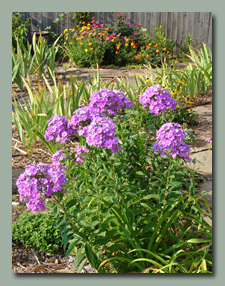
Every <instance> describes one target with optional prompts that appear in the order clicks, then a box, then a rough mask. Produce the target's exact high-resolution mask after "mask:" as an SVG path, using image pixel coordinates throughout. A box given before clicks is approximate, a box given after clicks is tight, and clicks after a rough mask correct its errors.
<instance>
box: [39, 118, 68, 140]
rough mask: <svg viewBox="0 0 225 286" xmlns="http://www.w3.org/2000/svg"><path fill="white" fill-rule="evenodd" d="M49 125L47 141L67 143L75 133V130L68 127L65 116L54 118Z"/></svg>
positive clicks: (46, 135) (46, 134)
mask: <svg viewBox="0 0 225 286" xmlns="http://www.w3.org/2000/svg"><path fill="white" fill-rule="evenodd" d="M47 123H48V128H47V130H46V132H45V136H44V137H45V139H46V141H51V140H55V141H56V142H61V143H65V142H67V141H68V140H69V137H70V136H71V135H72V133H73V130H71V129H70V128H69V127H68V121H67V120H66V118H65V117H63V116H59V115H57V116H53V117H51V118H50V120H49V121H48V122H47Z"/></svg>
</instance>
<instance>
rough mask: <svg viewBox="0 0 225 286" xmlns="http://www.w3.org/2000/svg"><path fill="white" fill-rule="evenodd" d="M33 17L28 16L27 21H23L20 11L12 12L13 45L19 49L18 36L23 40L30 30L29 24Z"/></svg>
mask: <svg viewBox="0 0 225 286" xmlns="http://www.w3.org/2000/svg"><path fill="white" fill-rule="evenodd" d="M30 20H31V18H27V20H26V21H23V19H22V16H21V14H20V13H19V12H16V13H13V14H12V46H13V48H14V49H15V50H17V38H19V39H20V40H21V42H23V41H24V40H25V36H26V35H27V32H28V28H27V27H28V26H30Z"/></svg>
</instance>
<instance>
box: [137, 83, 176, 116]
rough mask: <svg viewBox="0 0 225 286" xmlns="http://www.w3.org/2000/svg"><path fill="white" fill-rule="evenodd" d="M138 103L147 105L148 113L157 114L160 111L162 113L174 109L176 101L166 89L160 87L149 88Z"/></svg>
mask: <svg viewBox="0 0 225 286" xmlns="http://www.w3.org/2000/svg"><path fill="white" fill-rule="evenodd" d="M139 102H140V103H141V104H142V105H143V106H144V107H147V106H148V105H149V110H150V113H155V114H158V113H159V112H160V111H161V112H162V113H164V112H165V111H166V109H167V108H171V109H173V110H174V109H176V100H175V99H173V98H172V97H171V94H170V93H169V91H168V90H167V89H166V88H161V86H160V85H155V86H153V87H152V86H150V87H148V88H147V89H146V90H145V92H144V93H143V94H142V95H140V97H139Z"/></svg>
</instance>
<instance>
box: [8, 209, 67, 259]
mask: <svg viewBox="0 0 225 286" xmlns="http://www.w3.org/2000/svg"><path fill="white" fill-rule="evenodd" d="M55 225H56V221H55V219H54V217H53V215H52V214H49V213H45V214H43V213H36V214H32V213H27V214H26V215H21V216H20V217H19V219H18V221H17V222H16V223H14V224H13V226H12V240H13V241H14V242H16V243H22V244H23V245H24V247H25V248H26V249H27V248H33V249H37V250H38V251H40V252H43V253H44V252H49V253H57V252H58V251H59V249H60V248H61V241H62V240H61V235H60V229H59V228H57V227H56V226H55Z"/></svg>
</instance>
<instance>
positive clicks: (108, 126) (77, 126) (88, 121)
mask: <svg viewBox="0 0 225 286" xmlns="http://www.w3.org/2000/svg"><path fill="white" fill-rule="evenodd" d="M68 126H69V128H71V129H73V131H74V132H77V133H78V134H79V135H80V136H84V137H86V142H87V144H88V145H89V146H96V147H102V148H104V147H105V148H108V149H110V150H111V151H112V153H113V154H118V150H122V147H121V146H118V143H119V140H118V139H117V138H116V137H115V133H116V130H115V126H116V124H115V122H113V121H112V120H111V119H110V118H109V117H106V116H105V115H104V114H103V113H100V110H99V109H98V108H96V107H90V106H84V107H81V108H79V109H77V110H76V111H75V112H74V115H73V116H72V117H71V121H70V122H69V125H68Z"/></svg>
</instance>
